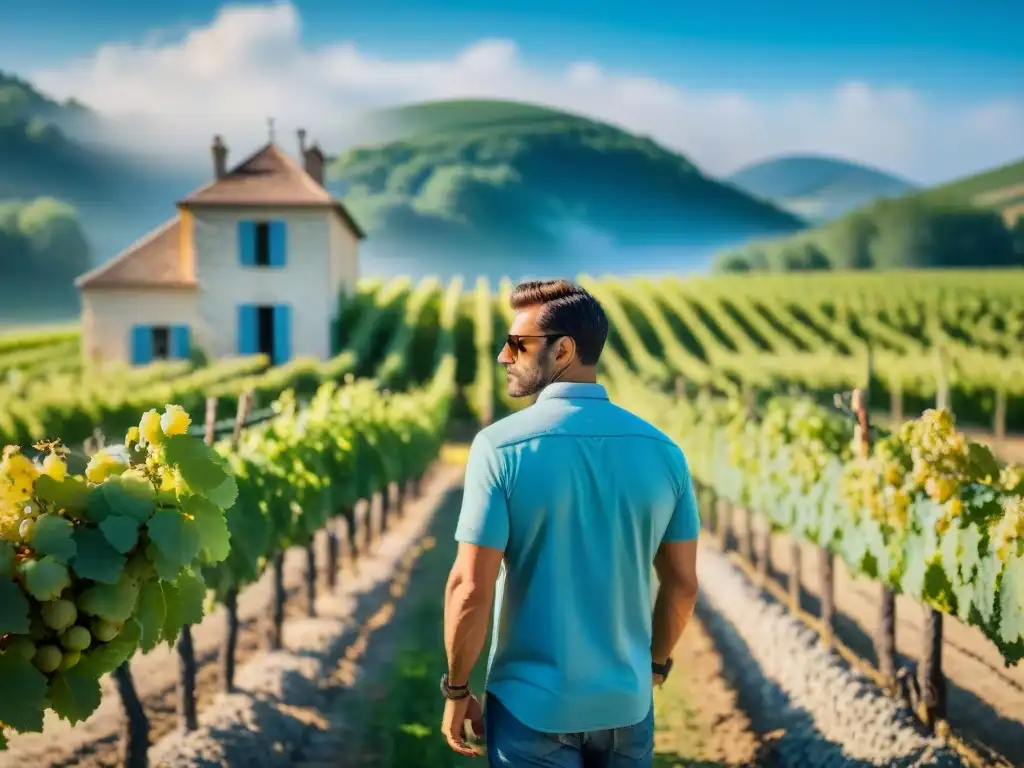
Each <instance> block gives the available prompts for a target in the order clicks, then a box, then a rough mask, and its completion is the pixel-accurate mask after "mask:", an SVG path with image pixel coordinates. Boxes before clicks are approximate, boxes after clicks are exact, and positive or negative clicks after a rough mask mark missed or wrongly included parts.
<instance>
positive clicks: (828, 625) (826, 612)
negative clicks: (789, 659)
mask: <svg viewBox="0 0 1024 768" xmlns="http://www.w3.org/2000/svg"><path fill="white" fill-rule="evenodd" d="M818 577H819V578H820V580H821V644H822V645H823V646H825V647H826V648H831V647H832V634H833V630H832V625H833V616H834V615H835V610H836V602H835V594H836V585H835V569H834V567H833V561H832V552H830V551H829V548H828V547H824V546H822V547H818Z"/></svg>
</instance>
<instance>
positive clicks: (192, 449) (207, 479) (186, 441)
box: [164, 435, 230, 493]
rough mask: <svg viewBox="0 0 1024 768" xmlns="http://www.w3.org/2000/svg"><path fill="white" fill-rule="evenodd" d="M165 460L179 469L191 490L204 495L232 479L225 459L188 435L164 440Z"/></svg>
mask: <svg viewBox="0 0 1024 768" xmlns="http://www.w3.org/2000/svg"><path fill="white" fill-rule="evenodd" d="M164 460H165V461H166V462H167V463H168V464H171V465H173V466H175V467H177V468H178V471H179V472H181V476H182V478H183V479H184V480H185V482H186V483H187V484H188V486H189V487H190V488H192V489H193V490H196V491H200V492H202V493H209V492H211V491H214V490H215V489H217V488H218V487H219V486H221V485H222V484H224V483H225V481H226V480H227V479H228V478H229V477H230V475H229V474H228V472H227V471H226V465H225V463H224V459H223V458H222V457H221V456H219V455H218V454H217V453H215V452H214V451H213V449H212V448H210V446H208V445H207V444H206V443H204V442H203V441H202V440H197V439H196V438H194V437H190V436H188V435H174V436H172V437H168V438H167V439H166V440H164Z"/></svg>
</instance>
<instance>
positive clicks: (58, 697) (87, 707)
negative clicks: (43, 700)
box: [48, 666, 100, 725]
mask: <svg viewBox="0 0 1024 768" xmlns="http://www.w3.org/2000/svg"><path fill="white" fill-rule="evenodd" d="M48 698H49V700H50V708H51V709H52V710H53V711H54V712H56V713H57V714H58V715H59V716H60V717H61V718H62V719H64V720H67V721H68V722H69V723H71V724H72V725H74V724H75V723H80V722H82V721H83V720H85V719H86V718H87V717H89V715H91V714H92V713H93V712H95V711H96V710H97V709H99V706H100V681H99V680H98V679H96V677H93V676H91V675H88V674H86V673H85V672H83V671H82V670H81V669H79V668H78V667H77V666H75V667H72V668H71V669H69V670H67V671H66V672H58V673H57V674H56V675H54V676H53V679H52V680H51V681H50V694H49V696H48Z"/></svg>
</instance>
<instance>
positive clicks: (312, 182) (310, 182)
mask: <svg viewBox="0 0 1024 768" xmlns="http://www.w3.org/2000/svg"><path fill="white" fill-rule="evenodd" d="M268 146H269V147H270V148H272V149H273V150H274V151H275V152H276V153H277V154H278V155H280V157H281V159H282V160H284V162H285V164H286V165H288V166H290V167H291V169H292V170H294V171H297V172H298V173H299V175H300V178H301V179H302V182H303V183H304V184H306V185H307V186H308V187H309V189H310V191H311V192H326V193H327V197H328V198H329V199H330V201H331V202H335V197H334V195H332V194H331V193H330V192H329V191H328V190H327V187H325V186H324V185H323V184H320V183H318V182H317V180H316V179H314V178H313V177H312V176H310V175H309V171H307V170H306V168H305V166H303V165H300V164H299V163H298V162H297V161H296V160H295V159H294V158H293V157H292V156H291V155H289V154H288V153H287V152H285V151H284V150H283V149H281V148H280V147H279V146H277V144H275V143H274V142H270V143H269V145H268ZM315 146H317V145H316V142H313V146H311V147H310V149H312V148H313V147H315ZM318 149H319V147H318ZM320 152H321V154H322V153H323V150H320Z"/></svg>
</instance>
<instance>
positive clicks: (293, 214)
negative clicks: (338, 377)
mask: <svg viewBox="0 0 1024 768" xmlns="http://www.w3.org/2000/svg"><path fill="white" fill-rule="evenodd" d="M193 214H194V220H195V229H194V231H195V253H196V278H197V280H198V282H199V315H200V317H201V321H202V324H203V325H204V326H205V327H206V328H207V329H209V332H210V337H211V338H212V339H213V340H214V341H213V347H212V348H211V349H210V350H209V351H210V353H211V354H212V355H214V356H218V357H220V356H231V355H235V354H237V351H238V306H239V305H240V304H267V305H269V304H282V303H287V304H291V307H292V314H291V318H292V323H291V325H292V344H291V348H292V357H293V358H294V357H302V356H313V357H318V358H326V357H328V356H329V355H330V351H331V343H330V328H331V321H332V320H333V319H334V318H335V316H336V314H337V308H338V301H337V296H338V287H339V286H340V278H339V277H338V275H342V274H344V273H346V272H348V271H350V270H351V269H353V266H351V265H349V264H348V263H347V262H348V261H351V260H354V256H355V250H354V249H352V250H351V255H347V254H345V253H343V251H342V250H341V249H342V248H343V247H344V239H343V238H338V237H337V235H336V233H335V232H334V231H333V223H332V222H334V220H335V219H336V215H335V214H334V213H332V212H330V211H323V210H310V211H296V210H274V209H260V210H245V209H232V210H226V209H215V208H210V209H202V208H195V209H194V210H193ZM244 219H250V220H257V221H259V220H270V219H275V220H282V221H285V222H287V260H286V263H285V266H284V267H283V268H282V267H252V266H243V265H242V264H241V263H240V260H239V255H238V254H239V244H238V221H240V220H244Z"/></svg>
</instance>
